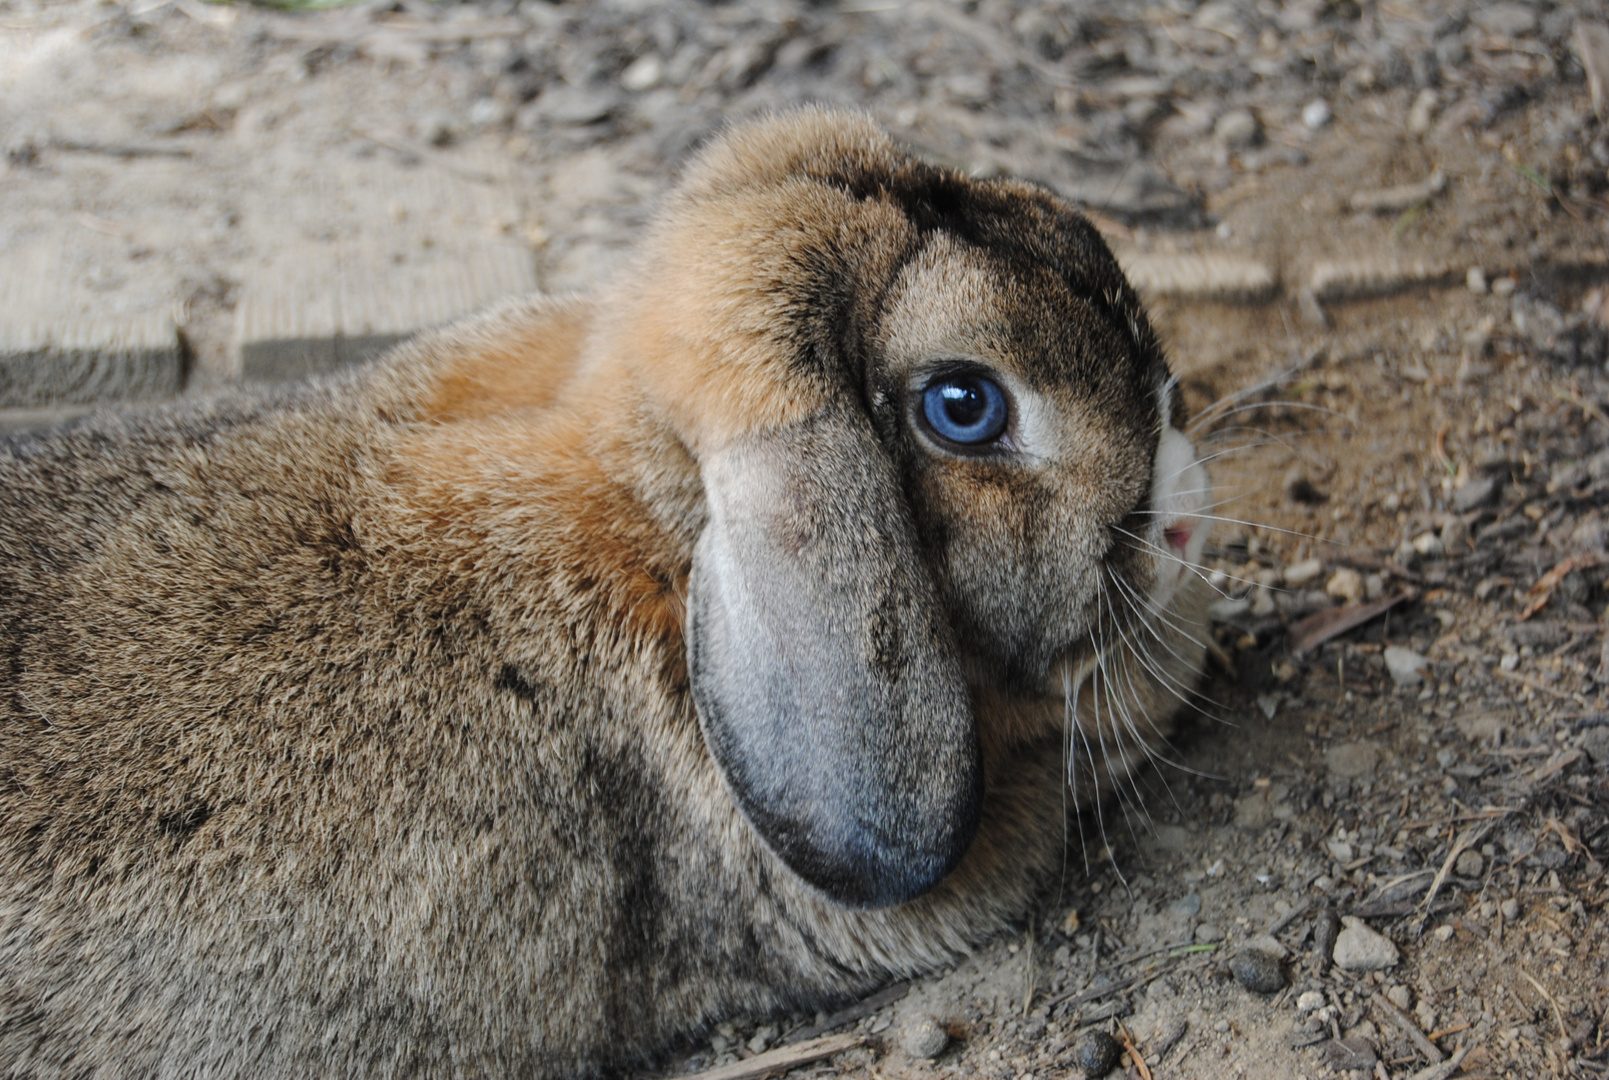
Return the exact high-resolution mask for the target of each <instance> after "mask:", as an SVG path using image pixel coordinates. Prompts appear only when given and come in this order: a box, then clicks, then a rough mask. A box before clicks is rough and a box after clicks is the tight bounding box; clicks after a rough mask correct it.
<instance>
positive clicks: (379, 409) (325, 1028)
mask: <svg viewBox="0 0 1609 1080" xmlns="http://www.w3.org/2000/svg"><path fill="white" fill-rule="evenodd" d="M1179 398H1180V394H1179V389H1178V385H1177V382H1176V380H1175V379H1174V378H1173V376H1172V375H1170V372H1169V368H1168V364H1167V361H1166V359H1165V357H1164V355H1163V351H1162V349H1161V346H1160V344H1159V341H1158V337H1157V335H1156V333H1155V332H1154V331H1153V330H1152V328H1151V326H1150V324H1149V323H1148V322H1147V319H1146V316H1145V313H1144V311H1143V310H1142V307H1141V304H1140V301H1139V299H1138V298H1137V296H1136V294H1135V292H1134V290H1133V289H1132V288H1131V287H1130V286H1129V284H1128V283H1127V282H1126V281H1125V280H1124V278H1123V275H1122V273H1121V271H1120V269H1119V267H1118V264H1117V262H1116V261H1115V260H1114V259H1113V257H1112V255H1111V253H1110V252H1109V251H1108V250H1107V248H1106V246H1105V244H1104V243H1103V242H1102V240H1101V238H1100V236H1099V235H1098V234H1097V232H1096V231H1095V230H1094V229H1093V228H1092V227H1091V226H1090V225H1089V224H1088V222H1086V221H1085V220H1084V219H1083V218H1082V217H1081V216H1080V215H1079V214H1078V213H1077V212H1075V210H1074V209H1072V208H1071V207H1070V206H1069V205H1067V204H1066V203H1064V202H1062V201H1061V200H1060V199H1058V198H1057V197H1055V196H1054V195H1053V194H1051V193H1050V192H1048V191H1047V190H1045V189H1043V188H1041V187H1038V186H1035V185H1033V184H1029V183H1026V182H1019V181H1011V180H994V179H990V180H981V179H972V178H968V177H967V176H965V175H962V174H959V173H957V172H954V171H950V170H948V169H945V168H941V167H938V166H935V165H931V164H927V163H924V162H922V161H920V160H917V159H916V158H914V157H912V156H911V155H910V154H909V153H908V152H906V151H904V150H902V149H900V148H899V147H897V146H896V144H895V143H894V142H893V141H892V140H891V139H890V138H889V136H888V135H887V134H885V133H884V132H883V131H882V130H881V129H880V128H879V127H878V126H877V125H876V124H875V123H873V122H872V121H871V120H869V119H867V118H865V117H863V116H861V115H858V114H854V113H847V112H838V111H833V110H829V109H823V108H804V109H800V110H796V111H791V112H787V113H782V114H778V115H772V116H768V117H765V118H762V119H759V120H755V121H751V122H749V123H747V124H744V125H741V126H737V127H735V128H733V129H731V130H729V131H728V132H726V133H725V134H724V135H722V136H720V137H718V138H717V139H715V140H714V141H713V142H712V143H711V144H710V145H709V146H708V147H707V148H705V149H704V150H703V151H702V152H701V153H700V154H699V155H698V156H697V157H696V158H695V159H694V160H693V161H692V163H691V164H690V165H688V166H687V167H686V169H685V172H684V176H683V178H682V180H681V181H680V184H679V186H678V187H677V188H676V189H675V190H674V191H673V192H672V194H671V195H669V196H668V198H667V200H666V202H665V204H664V206H663V207H662V209H661V211H660V213H659V214H658V216H657V218H655V219H654V221H653V223H652V225H651V226H650V227H649V229H648V230H647V235H646V237H645V238H644V240H643V243H642V245H641V247H640V249H639V250H638V252H637V253H636V255H635V256H634V258H633V260H632V261H631V262H630V263H629V264H628V266H627V267H626V269H625V270H624V271H623V272H622V274H621V275H620V278H619V279H618V281H616V282H615V283H614V284H613V285H611V286H609V287H607V288H605V289H603V290H601V291H600V292H599V293H598V294H597V295H596V296H593V297H590V298H589V297H535V298H524V299H520V300H517V301H513V302H509V303H506V304H504V305H503V306H501V307H498V308H496V309H494V310H492V311H490V312H487V313H484V314H482V315H480V316H476V317H472V318H470V319H468V320H467V321H464V322H461V323H458V324H456V325H452V326H449V327H447V328H445V329H441V330H438V331H434V332H427V333H425V334H423V335H421V336H419V337H417V338H416V339H413V340H412V341H409V342H405V343H403V344H401V345H399V346H397V347H396V348H395V349H394V350H393V351H391V352H390V353H389V354H387V355H386V356H384V357H382V358H381V359H379V360H377V361H375V362H373V363H372V364H370V365H368V366H365V367H360V368H356V369H352V370H350V371H348V372H346V373H343V374H339V375H335V376H329V377H325V378H323V379H321V380H312V381H308V382H305V383H301V384H296V385H291V386H288V387H284V388H280V389H256V390H251V389H238V390H234V391H230V392H227V393H225V394H223V395H222V396H216V397H212V398H207V399H196V400H190V401H184V402H179V403H173V404H169V405H166V406H161V407H157V408H154V409H151V410H149V411H145V412H128V413H122V414H116V413H106V414H98V415H95V416H92V417H89V418H86V419H83V420H80V421H78V422H76V423H74V424H72V425H68V426H66V427H63V428H58V429H52V430H47V431H42V432H38V433H34V434H25V435H16V436H11V437H8V438H7V439H6V440H5V441H4V442H3V443H0V655H3V663H0V703H3V704H0V709H3V714H0V717H3V719H0V1071H3V1072H4V1073H5V1074H6V1075H12V1076H37V1077H50V1076H64V1075H72V1076H75V1077H102V1076H118V1077H169V1076H202V1075H205V1076H247V1075H249V1076H254V1077H265V1076H308V1075H387V1076H453V1077H473V1076H492V1075H497V1076H530V1077H538V1078H549V1077H553V1078H557V1077H571V1076H587V1075H595V1074H597V1073H599V1072H600V1071H603V1070H606V1069H613V1068H620V1067H626V1066H635V1065H639V1064H642V1063H645V1062H652V1061H654V1060H662V1058H656V1055H662V1054H664V1053H665V1052H666V1051H667V1048H671V1047H674V1046H675V1045H678V1040H681V1042H680V1045H686V1042H685V1040H686V1039H687V1038H689V1037H691V1036H693V1035H696V1034H697V1033H698V1032H700V1031H704V1030H707V1029H708V1027H709V1025H711V1024H713V1023H714V1022H715V1021H717V1020H720V1019H722V1018H723V1017H726V1016H729V1015H732V1014H734V1013H737V1012H742V1013H746V1014H751V1015H752V1014H756V1013H765V1012H777V1011H783V1010H810V1009H814V1008H818V1007H825V1006H827V1005H829V1004H831V1003H833V1002H839V1001H843V1000H845V999H847V998H849V997H851V996H853V995H857V994H861V993H864V992H866V991H868V990H870V989H872V988H874V987H876V986H878V985H880V984H882V983H884V982H886V981H887V980H890V979H892V978H896V977H904V976H909V975H912V974H915V973H920V972H923V971H927V970H931V969H934V968H935V967H939V966H942V965H945V964H948V963H952V962H954V961H956V960H957V959H959V958H960V957H962V956H964V955H966V954H967V953H968V952H969V950H971V949H973V948H976V947H977V946H978V945H979V944H980V943H983V942H986V941H987V940H989V939H990V938H991V937H992V936H995V935H998V934H1000V933H1002V932H1003V931H1004V930H1006V929H1007V928H1009V927H1010V926H1011V925H1012V924H1013V922H1014V921H1015V920H1020V919H1022V918H1023V917H1025V915H1026V913H1027V912H1028V910H1029V908H1030V905H1031V904H1032V903H1034V902H1035V898H1036V897H1037V896H1039V895H1040V894H1041V892H1042V890H1044V889H1045V888H1046V887H1047V885H1048V883H1050V882H1051V881H1052V880H1053V879H1054V878H1056V876H1057V875H1058V874H1060V873H1062V872H1063V869H1064V865H1063V864H1064V862H1065V859H1066V843H1067V831H1068V828H1069V824H1068V822H1069V818H1068V811H1069V807H1073V806H1076V805H1077V804H1080V803H1083V804H1088V803H1089V802H1090V801H1091V800H1094V799H1097V798H1098V797H1099V795H1100V793H1101V792H1103V791H1109V790H1110V789H1111V788H1112V786H1113V785H1114V784H1117V783H1120V782H1123V781H1124V779H1125V778H1126V777H1128V776H1129V774H1130V773H1131V772H1132V770H1133V769H1135V768H1136V767H1137V766H1138V764H1139V763H1140V762H1141V761H1143V760H1145V759H1146V757H1147V756H1148V755H1150V754H1153V753H1156V752H1157V750H1158V748H1159V747H1160V746H1161V744H1162V741H1163V739H1164V737H1165V736H1166V734H1167V733H1168V732H1169V730H1170V727H1171V724H1172V719H1171V718H1172V717H1173V716H1174V714H1175V711H1176V708H1177V707H1178V706H1179V704H1180V702H1181V701H1183V700H1185V699H1186V698H1188V697H1189V695H1190V693H1191V688H1192V687H1193V686H1194V685H1195V683H1196V680H1197V678H1198V676H1199V674H1200V672H1201V669H1202V665H1203V656H1204V648H1205V646H1204V640H1205V638H1206V633H1207V631H1206V614H1205V612H1206V596H1207V592H1206V585H1205V578H1204V577H1203V576H1202V574H1201V572H1200V571H1199V569H1198V567H1197V563H1198V562H1199V559H1200V556H1201V551H1202V545H1203V543H1204V542H1205V537H1206V533H1207V529H1208V526H1209V519H1210V515H1209V514H1208V513H1207V507H1208V506H1209V505H1210V504H1209V499H1210V494H1209V485H1208V480H1207V477H1206V474H1205V472H1204V470H1203V466H1202V464H1201V463H1200V462H1199V461H1198V460H1197V456H1196V454H1195V452H1194V450H1193V449H1192V446H1191V444H1190V441H1189V439H1188V438H1187V437H1186V436H1185V434H1184V433H1183V432H1182V430H1181V425H1182V406H1181V405H1180V401H1179ZM1069 785H1072V788H1073V789H1076V790H1074V791H1073V793H1072V795H1071V796H1070V795H1069V791H1070V788H1069Z"/></svg>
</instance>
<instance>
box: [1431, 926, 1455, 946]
mask: <svg viewBox="0 0 1609 1080" xmlns="http://www.w3.org/2000/svg"><path fill="white" fill-rule="evenodd" d="M1431 936H1432V937H1434V938H1435V939H1436V940H1437V941H1440V942H1442V943H1443V944H1445V943H1447V942H1449V941H1451V940H1452V938H1453V928H1452V927H1451V926H1446V925H1443V926H1438V927H1436V929H1435V931H1434V932H1433V933H1432V935H1431Z"/></svg>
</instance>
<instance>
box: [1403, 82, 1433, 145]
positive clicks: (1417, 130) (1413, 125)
mask: <svg viewBox="0 0 1609 1080" xmlns="http://www.w3.org/2000/svg"><path fill="white" fill-rule="evenodd" d="M1440 104H1441V98H1440V97H1438V96H1437V94H1436V92H1435V91H1434V90H1429V89H1426V90H1421V91H1419V96H1418V97H1416V98H1414V99H1413V105H1412V106H1410V107H1409V109H1408V130H1409V131H1411V132H1412V133H1413V134H1415V135H1423V134H1424V133H1425V132H1427V131H1429V130H1430V124H1431V121H1433V120H1435V118H1436V108H1437V106H1439V105H1440Z"/></svg>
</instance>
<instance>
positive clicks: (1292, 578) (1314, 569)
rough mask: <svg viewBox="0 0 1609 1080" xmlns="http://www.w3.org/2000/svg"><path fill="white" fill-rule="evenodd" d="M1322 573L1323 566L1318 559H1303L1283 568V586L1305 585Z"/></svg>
mask: <svg viewBox="0 0 1609 1080" xmlns="http://www.w3.org/2000/svg"><path fill="white" fill-rule="evenodd" d="M1322 573H1324V564H1323V563H1322V562H1320V561H1319V560H1318V559H1303V560H1302V561H1301V562H1299V563H1292V564H1291V565H1290V566H1287V567H1286V568H1285V584H1287V585H1306V584H1307V583H1308V582H1309V581H1312V580H1314V579H1315V578H1317V577H1318V576H1319V575H1320V574H1322Z"/></svg>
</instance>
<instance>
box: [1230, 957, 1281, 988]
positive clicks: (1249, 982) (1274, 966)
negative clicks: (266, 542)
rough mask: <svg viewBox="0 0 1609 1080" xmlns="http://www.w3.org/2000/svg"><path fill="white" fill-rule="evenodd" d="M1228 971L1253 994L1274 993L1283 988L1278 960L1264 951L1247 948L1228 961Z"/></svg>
mask: <svg viewBox="0 0 1609 1080" xmlns="http://www.w3.org/2000/svg"><path fill="white" fill-rule="evenodd" d="M1229 971H1230V973H1231V974H1233V975H1234V977H1235V978H1236V979H1238V980H1240V985H1241V986H1244V987H1245V988H1246V989H1247V990H1250V991H1251V992H1252V993H1254V994H1275V993H1278V992H1279V991H1281V990H1283V989H1284V988H1285V973H1284V972H1283V971H1281V970H1280V969H1279V961H1278V960H1276V959H1275V958H1274V957H1272V956H1269V955H1268V954H1267V953H1265V952H1259V951H1258V950H1256V949H1248V950H1246V951H1245V952H1243V953H1240V954H1239V955H1238V956H1236V957H1235V958H1234V959H1233V960H1231V961H1229Z"/></svg>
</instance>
